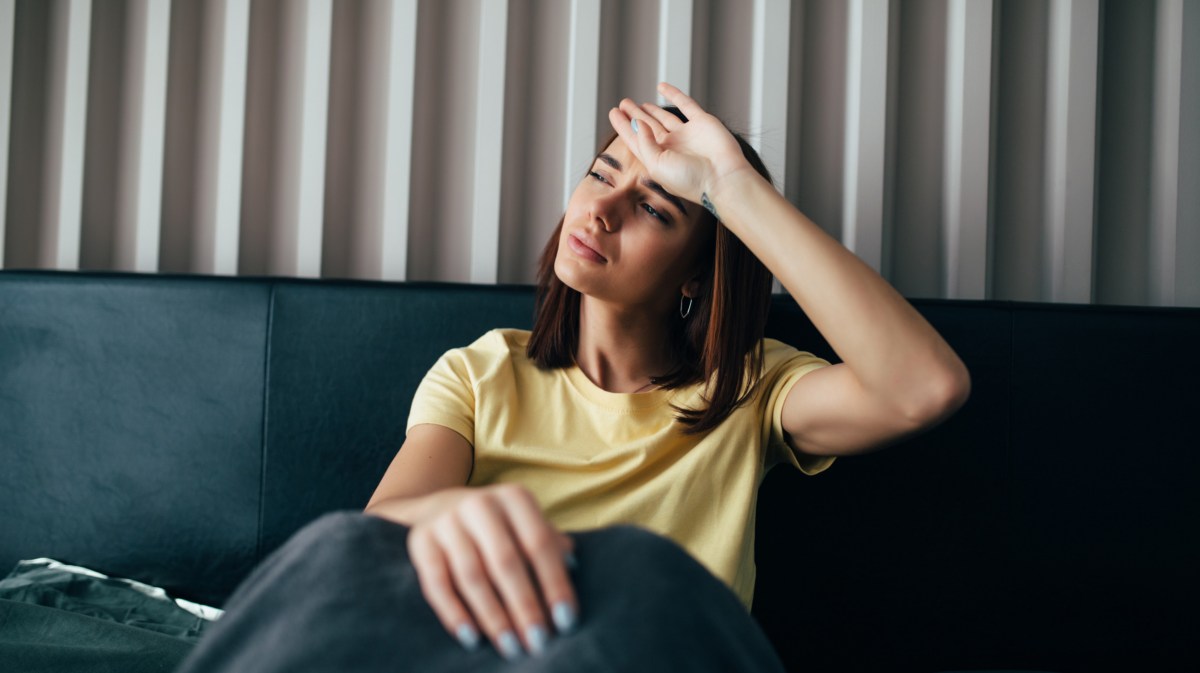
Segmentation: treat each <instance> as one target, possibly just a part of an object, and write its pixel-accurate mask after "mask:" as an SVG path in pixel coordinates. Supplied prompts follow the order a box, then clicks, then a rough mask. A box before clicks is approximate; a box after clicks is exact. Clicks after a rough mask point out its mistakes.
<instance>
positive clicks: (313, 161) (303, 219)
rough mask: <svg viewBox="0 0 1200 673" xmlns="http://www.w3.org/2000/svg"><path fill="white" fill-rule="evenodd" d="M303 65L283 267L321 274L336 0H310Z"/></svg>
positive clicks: (306, 9)
mask: <svg viewBox="0 0 1200 673" xmlns="http://www.w3.org/2000/svg"><path fill="white" fill-rule="evenodd" d="M298 5H301V6H302V7H304V10H302V11H304V19H302V20H304V28H302V32H304V47H302V49H304V56H302V58H304V61H302V62H304V70H302V72H301V82H302V84H301V88H302V89H301V94H300V110H301V114H302V116H301V120H300V124H299V125H298V131H299V133H300V136H299V138H295V142H298V143H299V144H300V152H299V160H300V163H299V167H298V168H299V175H298V176H296V182H295V190H296V192H295V194H294V198H295V209H296V210H295V215H294V217H295V220H294V221H293V222H294V223H284V227H288V226H294V227H295V259H294V262H293V260H290V259H289V260H288V264H287V266H284V268H283V269H281V270H282V271H284V272H294V274H296V275H298V276H319V275H320V247H322V239H323V235H324V232H323V229H322V223H323V222H324V221H325V142H326V131H328V124H329V61H330V53H329V50H330V42H331V38H332V29H334V5H332V0H305V1H304V2H302V4H300V2H298Z"/></svg>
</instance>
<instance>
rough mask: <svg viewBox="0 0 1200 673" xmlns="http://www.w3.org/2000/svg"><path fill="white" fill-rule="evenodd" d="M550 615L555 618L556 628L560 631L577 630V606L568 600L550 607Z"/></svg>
mask: <svg viewBox="0 0 1200 673" xmlns="http://www.w3.org/2000/svg"><path fill="white" fill-rule="evenodd" d="M550 616H551V618H553V619H554V628H556V629H558V632H559V633H570V632H572V631H574V630H575V620H576V615H575V608H572V607H571V604H570V603H568V602H566V601H559V602H557V603H555V604H554V607H553V608H551V609H550Z"/></svg>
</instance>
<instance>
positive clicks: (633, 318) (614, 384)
mask: <svg viewBox="0 0 1200 673" xmlns="http://www.w3.org/2000/svg"><path fill="white" fill-rule="evenodd" d="M668 338H669V334H668V333H667V324H666V321H665V319H664V317H663V316H662V315H657V314H656V313H655V312H653V311H646V310H635V309H630V308H628V307H617V306H614V305H612V304H607V303H604V302H601V301H599V300H596V299H593V298H591V297H588V296H586V295H585V296H584V297H582V300H581V301H580V305H579V346H578V348H577V349H576V352H575V361H576V362H577V363H578V364H579V368H580V370H582V371H583V373H584V374H585V375H586V376H587V377H588V378H589V379H591V380H592V382H593V383H595V384H596V385H597V386H598V387H600V388H601V389H603V390H607V391H609V392H614V393H637V392H644V391H647V390H652V389H653V388H654V385H653V384H652V383H651V381H650V379H651V378H652V377H657V376H662V375H664V374H666V373H667V372H668V371H670V368H671V364H672V363H671V351H670V348H669V347H668V346H667V343H668Z"/></svg>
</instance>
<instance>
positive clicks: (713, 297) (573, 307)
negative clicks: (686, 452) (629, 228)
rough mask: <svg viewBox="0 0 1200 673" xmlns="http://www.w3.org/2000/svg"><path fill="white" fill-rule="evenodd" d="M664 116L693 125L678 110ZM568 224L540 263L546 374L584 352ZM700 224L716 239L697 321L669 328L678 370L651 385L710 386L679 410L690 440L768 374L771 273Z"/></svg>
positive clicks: (540, 342)
mask: <svg viewBox="0 0 1200 673" xmlns="http://www.w3.org/2000/svg"><path fill="white" fill-rule="evenodd" d="M665 109H666V110H667V111H669V112H671V113H672V114H674V115H675V116H676V117H679V118H680V119H681V120H683V121H685V122H686V121H687V118H686V117H685V116H684V115H683V113H682V112H680V111H679V110H678V109H676V108H674V107H667V108H665ZM731 133H733V136H734V138H736V139H737V142H738V145H740V146H741V148H742V154H743V155H744V156H745V157H746V160H747V161H749V162H750V165H751V166H753V167H754V170H756V171H758V173H759V175H762V176H763V177H764V178H766V179H767V181H768V182H771V174H770V172H769V171H768V170H767V167H766V165H765V164H763V161H762V159H761V158H760V157H759V156H758V152H756V151H755V150H754V148H753V147H751V146H750V144H749V143H748V142H746V139H745V138H743V137H742V136H741V135H740V134H738V133H734V132H732V131H731ZM616 137H617V136H616V135H615V134H614V135H613V136H612V137H610V138H609V139H608V140H607V141H606V142H605V143H604V144H603V145H601V146H600V149H599V151H597V153H596V156H597V157H599V155H600V153H601V152H603V151H604V150H605V148H607V147H608V146H609V145H610V144H612V142H613V140H615V139H616ZM593 163H595V159H593ZM588 170H591V167H590V166H589V167H588ZM565 217H566V215H565V214H564V216H563V218H562V219H559V221H558V226H557V227H555V228H554V233H553V234H552V235H551V236H550V240H549V241H548V242H547V243H546V247H545V249H543V250H542V256H541V260H540V261H539V264H538V273H537V303H536V308H535V315H534V322H533V333H532V335H531V336H530V339H529V346H528V348H527V349H526V354H527V355H528V356H529V359H530V360H532V361H533V362H534V363H536V364H537V366H538V367H540V368H542V369H556V368H562V367H570V366H573V365H574V364H575V351H576V348H577V347H578V345H579V306H580V294H579V292H578V291H576V290H574V289H572V288H570V287H568V286H567V285H566V284H565V283H563V282H562V281H561V280H559V278H558V275H557V274H556V273H555V272H554V261H555V259H556V257H557V256H558V239H559V236H560V235H561V233H562V227H563V220H564V219H565ZM701 218H702V219H701V221H700V226H701V228H704V227H715V229H716V235H715V236H710V237H709V240H710V241H711V243H710V244H709V247H708V249H707V250H706V251H702V252H701V263H702V265H703V269H702V271H701V283H700V290H699V292H697V294H696V297H695V298H694V300H693V302H694V304H695V305H694V306H693V308H692V311H691V313H690V317H691V319H690V320H687V319H676V320H672V321H671V330H670V345H671V347H672V351H673V355H674V361H675V362H678V363H680V364H679V365H678V366H677V367H676V368H675V369H674V370H672V371H670V372H668V373H666V374H664V375H663V376H660V377H657V378H653V379H651V381H652V382H653V383H654V384H656V385H659V386H661V387H663V388H668V389H672V388H681V387H683V386H687V385H691V384H694V383H699V382H702V381H708V382H709V387H708V389H707V391H706V393H707V394H706V396H705V397H706V399H707V401H708V406H707V407H706V408H704V409H680V408H676V411H678V412H679V416H678V418H679V421H680V422H681V423H683V424H684V425H686V426H687V428H686V429H685V430H684V432H685V433H687V434H696V433H701V432H705V431H707V430H711V429H712V428H714V427H716V426H717V425H719V424H720V423H721V421H723V420H725V418H726V417H727V416H729V414H731V413H732V412H733V410H734V409H736V408H737V407H739V406H741V405H742V404H743V403H745V402H746V400H747V399H748V398H749V396H750V393H751V392H752V390H753V385H752V384H753V383H754V382H755V381H757V380H758V378H759V376H760V374H761V372H762V360H763V348H762V337H763V332H764V331H765V330H766V324H767V311H768V309H769V308H770V305H771V273H770V272H769V271H768V270H767V267H766V266H764V265H763V263H762V262H760V261H759V260H758V258H757V257H755V256H754V253H752V252H750V249H749V248H747V247H746V246H745V244H744V243H742V242H741V240H740V239H738V237H737V236H734V235H733V233H732V232H730V231H729V230H728V229H726V228H725V227H724V225H722V224H721V223H720V222H719V221H718V220H717V219H716V218H715V217H713V215H712V214H711V213H709V212H708V211H707V210H706V211H704V212H703V213H702V215H701ZM705 258H707V262H705Z"/></svg>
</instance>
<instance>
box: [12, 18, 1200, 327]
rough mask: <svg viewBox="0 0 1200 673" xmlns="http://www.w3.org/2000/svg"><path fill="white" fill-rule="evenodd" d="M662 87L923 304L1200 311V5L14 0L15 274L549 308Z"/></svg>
mask: <svg viewBox="0 0 1200 673" xmlns="http://www.w3.org/2000/svg"><path fill="white" fill-rule="evenodd" d="M663 79H665V80H668V81H671V82H673V83H676V84H677V85H679V86H681V87H682V88H684V89H685V90H687V91H689V92H690V93H691V94H692V95H693V97H695V98H696V99H697V100H698V101H700V103H701V104H702V105H705V106H706V107H707V108H708V109H710V110H711V111H713V112H715V113H716V114H718V115H720V116H721V117H722V118H723V119H724V120H725V121H726V122H727V123H728V124H729V125H730V126H731V127H732V128H735V129H738V130H740V131H743V132H745V133H746V134H747V136H748V137H749V138H750V140H751V142H752V143H753V144H754V145H755V146H756V147H757V148H758V149H759V151H760V152H761V154H762V155H763V157H764V159H765V161H766V163H767V165H768V167H769V168H770V169H771V171H772V172H773V174H774V176H775V179H776V183H777V186H778V187H779V189H780V190H781V191H782V192H783V193H784V194H785V195H786V196H787V197H788V198H789V199H790V200H791V201H792V203H794V204H796V206H797V207H798V208H800V209H801V210H802V211H803V212H805V213H806V214H807V215H808V216H809V217H811V218H812V219H813V220H814V221H815V222H817V223H818V224H819V225H820V226H822V227H823V228H824V229H825V230H826V231H827V232H829V233H830V234H831V235H833V236H834V237H836V238H838V239H839V240H841V241H842V242H843V243H844V244H845V245H846V246H847V247H848V248H849V249H851V250H852V251H854V252H855V253H856V254H857V255H858V256H859V257H860V258H862V259H863V260H864V261H866V262H867V263H868V264H870V265H871V266H872V267H874V268H875V269H877V270H878V271H879V272H880V273H882V274H883V275H884V277H885V278H887V279H888V280H889V281H890V282H891V283H892V284H894V285H895V286H896V287H897V288H898V289H899V290H900V291H901V292H902V293H903V294H904V295H905V296H908V297H950V298H964V299H985V298H987V299H993V298H994V299H1016V300H1029V301H1051V302H1073V303H1091V302H1096V303H1109V304H1135V305H1168V306H1170V305H1187V306H1200V0H1157V1H1155V2H1144V1H1142V0H1106V1H1104V2H1101V1H1100V0H803V1H796V2H787V1H785V0H742V1H737V2H734V1H722V0H659V1H658V2H647V1H645V0H174V1H172V0H103V1H99V0H98V1H93V0H0V157H3V158H4V159H5V161H3V162H0V264H2V266H3V267H4V268H55V269H106V270H129V271H141V272H172V273H200V274H225V275H234V274H253V275H260V274H271V275H295V276H309V277H337V278H368V279H387V280H441V281H455V282H474V283H526V282H530V281H532V279H533V275H534V265H535V262H536V260H537V257H538V255H539V252H540V250H541V248H542V246H543V245H544V244H545V242H546V239H547V237H548V236H549V234H550V232H551V231H552V230H553V228H554V226H555V225H556V224H557V221H558V218H559V217H560V216H561V214H562V210H563V206H564V204H565V201H566V198H567V197H568V195H569V194H570V192H571V190H572V188H573V186H574V185H575V183H576V182H577V181H578V180H579V179H580V178H581V177H582V176H583V173H584V171H585V170H586V169H587V166H588V164H589V162H590V160H591V157H592V155H593V153H594V152H595V150H596V146H597V143H598V142H601V141H603V140H604V138H606V137H607V135H608V134H609V133H610V129H609V127H608V122H607V110H608V109H609V108H610V107H612V106H613V105H615V104H616V103H617V102H618V101H619V100H620V98H621V97H623V96H629V97H631V98H634V99H635V100H652V99H653V97H654V95H655V93H654V87H655V83H656V82H657V81H659V80H663Z"/></svg>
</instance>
